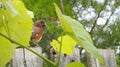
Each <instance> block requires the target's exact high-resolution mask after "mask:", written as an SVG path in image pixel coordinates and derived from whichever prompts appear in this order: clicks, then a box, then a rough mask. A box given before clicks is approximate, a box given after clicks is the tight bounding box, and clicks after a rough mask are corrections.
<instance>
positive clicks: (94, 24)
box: [89, 0, 107, 34]
mask: <svg viewBox="0 0 120 67" xmlns="http://www.w3.org/2000/svg"><path fill="white" fill-rule="evenodd" d="M106 3H107V0H106V1H105V3H104V5H103V6H105V5H106ZM103 9H104V7H103V8H101V10H100V11H99V12H98V16H97V18H96V20H95V22H94V23H93V27H92V28H91V30H90V32H89V33H90V34H92V31H93V29H94V28H95V26H96V23H97V20H98V18H99V17H100V13H101V11H102V10H103Z"/></svg>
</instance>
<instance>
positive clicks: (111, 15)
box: [101, 11, 114, 29]
mask: <svg viewBox="0 0 120 67" xmlns="http://www.w3.org/2000/svg"><path fill="white" fill-rule="evenodd" d="M113 14H114V11H112V13H111V14H110V16H109V18H108V19H107V21H106V23H105V25H103V27H102V28H101V29H103V28H104V27H105V26H106V25H107V24H108V23H109V19H110V18H111V17H112V15H113Z"/></svg>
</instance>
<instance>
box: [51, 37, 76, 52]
mask: <svg viewBox="0 0 120 67" xmlns="http://www.w3.org/2000/svg"><path fill="white" fill-rule="evenodd" d="M61 39H62V48H61V52H62V53H65V54H73V52H74V48H75V45H76V41H75V40H74V39H72V38H71V37H70V36H69V35H64V36H60V37H59V38H58V41H57V40H53V41H52V42H51V43H50V45H51V46H52V47H53V48H54V49H55V50H56V51H59V49H60V42H61Z"/></svg>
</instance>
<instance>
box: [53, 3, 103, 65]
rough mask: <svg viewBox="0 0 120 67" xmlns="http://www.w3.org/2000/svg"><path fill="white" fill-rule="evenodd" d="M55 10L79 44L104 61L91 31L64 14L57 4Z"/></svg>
mask: <svg viewBox="0 0 120 67" xmlns="http://www.w3.org/2000/svg"><path fill="white" fill-rule="evenodd" d="M55 10H56V13H57V16H58V18H59V20H60V22H61V24H62V27H63V30H64V31H65V32H66V33H67V34H68V35H70V36H71V37H72V38H73V39H75V40H76V41H77V42H78V44H79V45H80V46H81V47H83V48H84V49H85V50H86V51H87V52H89V53H90V54H92V55H93V56H95V57H96V58H98V60H99V61H100V62H101V63H103V59H102V58H101V55H100V53H99V52H98V50H97V49H96V47H94V45H93V41H92V39H91V37H90V35H89V33H88V32H87V31H86V30H85V29H84V28H83V25H82V24H80V23H79V22H78V21H76V20H74V19H72V18H71V17H69V16H66V15H63V14H62V13H61V11H60V9H59V8H58V6H57V5H56V4H55Z"/></svg>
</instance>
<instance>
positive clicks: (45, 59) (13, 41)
mask: <svg viewBox="0 0 120 67" xmlns="http://www.w3.org/2000/svg"><path fill="white" fill-rule="evenodd" d="M0 35H1V36H2V37H4V38H6V39H7V40H9V41H11V43H15V44H17V45H19V46H21V47H24V48H26V49H27V50H29V51H30V52H32V53H34V54H35V55H37V56H38V57H40V58H41V59H43V60H44V61H46V62H48V63H50V64H52V65H53V66H55V63H54V62H52V61H50V60H49V59H47V58H45V57H44V56H42V55H40V54H38V53H37V52H36V51H34V50H32V49H31V48H29V47H26V46H24V45H23V44H21V43H18V42H16V41H15V40H13V39H11V38H9V37H7V36H6V35H4V34H2V33H0Z"/></svg>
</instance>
